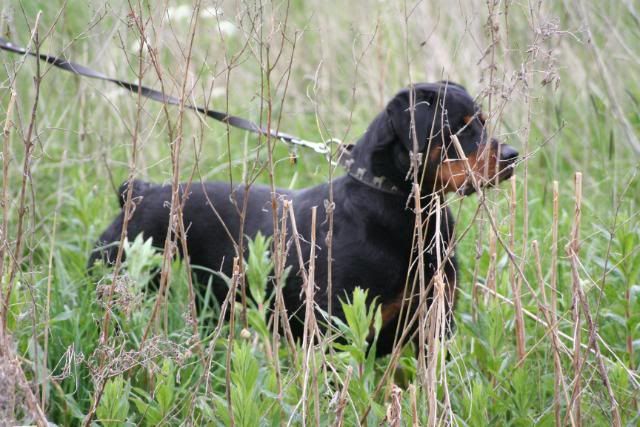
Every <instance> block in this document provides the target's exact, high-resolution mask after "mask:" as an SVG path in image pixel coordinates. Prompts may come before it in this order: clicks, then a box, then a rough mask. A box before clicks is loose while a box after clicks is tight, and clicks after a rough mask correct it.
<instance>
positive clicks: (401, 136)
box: [386, 88, 437, 152]
mask: <svg viewBox="0 0 640 427" xmlns="http://www.w3.org/2000/svg"><path fill="white" fill-rule="evenodd" d="M435 95H436V93H435V91H432V90H427V89H425V88H420V89H416V88H408V89H405V90H403V91H401V92H400V93H398V94H397V95H396V96H395V97H394V98H393V99H392V100H391V102H389V104H387V110H386V111H387V115H388V117H389V119H390V122H391V127H392V128H393V132H394V133H395V136H396V138H397V139H398V140H399V141H400V142H401V143H402V145H403V146H404V147H405V148H406V150H407V151H414V137H415V138H416V139H417V143H418V152H421V151H424V149H425V147H426V144H427V138H429V133H430V130H431V128H432V126H433V125H434V112H435V111H436V107H437V105H436V102H437V96H435Z"/></svg>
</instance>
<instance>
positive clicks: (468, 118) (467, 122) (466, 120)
mask: <svg viewBox="0 0 640 427" xmlns="http://www.w3.org/2000/svg"><path fill="white" fill-rule="evenodd" d="M471 120H473V116H464V117H463V118H462V121H463V122H464V124H465V125H469V123H471Z"/></svg>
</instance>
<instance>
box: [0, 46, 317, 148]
mask: <svg viewBox="0 0 640 427" xmlns="http://www.w3.org/2000/svg"><path fill="white" fill-rule="evenodd" d="M0 49H2V50H6V51H8V52H12V53H18V54H22V55H30V56H33V57H37V58H39V59H40V60H42V61H45V62H47V63H49V64H51V65H53V66H55V67H58V68H60V69H62V70H65V71H68V72H70V73H73V74H76V75H79V76H84V77H89V78H92V79H98V80H104V81H107V82H111V83H115V84H117V85H118V86H120V87H122V88H124V89H127V90H129V91H131V92H135V93H138V92H140V94H141V95H142V96H144V97H146V98H150V99H153V100H154V101H158V102H162V103H166V104H171V105H180V99H178V98H176V97H173V96H170V95H166V94H164V93H162V92H160V91H157V90H155V89H151V88H148V87H146V86H142V85H137V84H135V83H130V82H126V81H124V80H119V79H114V78H111V77H108V76H105V75H104V74H102V73H100V72H98V71H95V70H92V69H90V68H88V67H85V66H84V65H80V64H76V63H75V62H71V61H67V60H66V59H63V58H58V57H55V56H52V55H47V54H43V53H41V54H36V53H35V52H32V51H30V50H27V49H25V48H23V47H21V46H17V45H15V44H13V43H11V42H10V41H9V40H7V39H4V38H2V37H0ZM184 106H185V107H186V108H188V109H190V110H194V111H197V112H199V113H201V114H205V115H207V116H209V117H211V118H212V119H215V120H218V121H220V122H222V123H226V124H228V125H229V126H233V127H235V128H238V129H244V130H246V131H249V132H253V133H257V134H261V135H267V134H268V135H271V136H272V137H274V138H278V139H280V140H282V141H283V142H285V143H287V144H293V145H302V146H305V147H309V148H311V149H313V150H314V151H316V152H318V153H320V154H328V153H329V152H330V150H329V146H328V145H327V144H325V143H323V142H312V141H305V140H303V139H301V138H298V137H295V136H293V135H289V134H287V133H284V132H277V131H275V130H273V129H272V130H270V131H267V130H266V129H264V128H262V127H260V126H258V125H257V124H255V123H253V122H251V121H249V120H246V119H243V118H242V117H237V116H232V115H230V114H227V113H223V112H221V111H216V110H210V109H208V108H203V107H199V106H197V105H191V104H189V103H185V104H184Z"/></svg>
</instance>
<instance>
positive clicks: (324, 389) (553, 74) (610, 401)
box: [0, 0, 640, 426]
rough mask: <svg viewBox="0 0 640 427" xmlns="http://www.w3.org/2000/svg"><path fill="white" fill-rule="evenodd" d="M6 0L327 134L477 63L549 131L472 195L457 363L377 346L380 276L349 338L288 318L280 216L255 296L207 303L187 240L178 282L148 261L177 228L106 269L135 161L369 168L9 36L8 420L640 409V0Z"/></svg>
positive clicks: (268, 171) (53, 33)
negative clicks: (387, 352) (52, 59)
mask: <svg viewBox="0 0 640 427" xmlns="http://www.w3.org/2000/svg"><path fill="white" fill-rule="evenodd" d="M1 10H2V15H1V16H0V29H1V31H2V37H6V38H9V39H11V40H13V41H14V42H16V43H19V44H23V45H27V44H28V45H29V46H30V47H31V48H32V49H35V48H36V46H39V49H41V50H42V52H47V53H52V54H56V55H62V56H66V57H68V58H70V59H72V60H74V61H76V62H79V63H82V64H87V65H90V66H91V67H93V68H95V69H97V70H100V71H101V72H103V73H105V74H107V75H110V76H117V77H119V78H123V79H128V80H131V81H136V80H137V79H141V81H142V82H143V83H144V84H146V85H148V86H151V87H154V88H156V89H163V90H165V91H166V92H168V93H171V94H173V95H175V96H183V97H185V99H186V100H188V101H189V102H194V103H196V104H205V103H206V104H208V105H210V106H211V107H212V108H216V109H220V110H228V111H230V112H232V113H234V114H237V115H240V116H243V117H247V118H250V119H252V120H256V121H259V120H261V119H262V121H263V122H264V123H267V122H269V123H270V124H271V127H273V128H276V127H279V128H280V129H281V130H283V131H285V132H289V133H293V134H297V135H300V136H302V137H304V138H306V139H309V140H328V139H329V138H339V139H341V140H345V141H354V140H355V139H356V138H357V137H358V135H360V134H361V133H362V132H364V130H365V129H366V126H367V125H368V123H369V122H370V120H371V119H372V118H373V117H374V115H375V114H377V112H378V111H379V110H380V109H381V108H382V107H383V106H384V104H385V101H386V100H387V99H389V97H391V96H392V95H393V93H394V92H395V91H396V90H398V89H399V88H401V87H403V86H405V85H406V84H408V83H409V82H412V81H413V82H415V81H433V80H442V79H451V80H453V81H456V82H460V83H462V84H464V85H465V86H466V87H467V88H468V89H469V91H470V92H471V93H472V94H474V95H477V97H478V102H479V103H480V104H482V105H483V108H484V110H485V111H486V112H487V113H488V115H489V122H488V125H489V129H490V131H491V132H492V133H493V134H494V135H496V136H497V137H499V138H501V139H502V140H504V141H507V142H509V143H510V144H512V145H514V146H516V147H518V149H519V150H520V152H521V153H523V154H524V156H525V157H526V161H525V162H522V163H521V164H520V166H519V168H518V171H517V174H516V175H517V178H516V181H515V186H514V187H513V189H514V190H512V183H511V182H509V183H504V184H503V185H502V186H501V187H500V188H499V189H495V190H494V191H489V192H487V193H486V195H485V196H486V197H485V198H484V199H483V200H480V199H479V197H478V196H477V195H475V196H471V197H468V198H459V197H455V196H452V197H451V198H450V199H449V203H450V204H451V207H452V208H453V210H454V212H455V213H456V216H457V217H458V224H459V226H458V231H459V236H460V237H461V241H460V243H459V245H458V248H457V250H456V253H457V255H458V258H459V260H460V272H461V277H460V281H459V283H460V287H459V294H458V304H457V310H456V323H457V330H456V332H455V334H454V335H453V336H452V337H451V338H450V339H448V340H444V341H442V342H441V346H440V348H439V349H438V353H437V354H438V358H437V361H438V364H437V366H435V371H434V372H436V375H432V376H429V375H427V374H426V373H425V372H424V371H423V370H422V368H421V367H420V363H418V362H417V358H416V349H415V348H413V347H412V346H411V345H409V346H407V347H405V348H404V349H402V350H401V351H400V352H398V354H396V355H394V357H385V358H380V359H375V358H374V357H373V356H372V355H370V354H369V355H368V354H367V352H366V350H367V348H368V346H369V344H370V343H368V342H367V336H368V333H369V327H370V325H372V324H374V325H375V324H376V317H377V316H378V314H377V313H378V311H377V308H376V306H375V305H370V306H367V305H366V304H365V295H364V294H363V293H356V294H354V295H353V296H352V297H351V299H350V301H347V300H345V301H344V304H345V312H346V313H347V314H348V315H347V319H346V320H347V321H346V323H345V324H342V323H340V322H337V321H336V322H335V325H336V326H335V330H333V331H332V332H331V336H332V337H335V336H338V335H340V336H342V337H343V339H342V340H337V341H336V340H333V339H331V340H330V339H329V338H327V337H325V339H323V340H322V341H321V342H319V343H316V344H317V345H313V343H312V342H311V343H310V342H309V341H310V340H306V342H299V343H297V344H296V345H293V346H292V345H290V344H289V343H287V342H286V340H285V339H284V337H281V336H274V335H273V333H272V328H273V325H272V322H271V320H270V319H271V316H269V314H268V310H269V307H270V304H269V301H267V298H268V296H266V295H265V293H264V288H265V285H266V283H267V281H268V280H270V274H271V271H272V267H273V256H272V255H273V254H272V250H271V248H272V246H271V241H270V240H268V239H267V240H265V239H257V240H256V241H255V242H253V243H252V244H251V245H250V247H249V250H248V251H247V256H246V258H247V260H246V261H247V264H246V265H247V275H246V282H245V283H246V284H247V286H248V289H249V293H250V295H251V296H252V298H250V300H249V302H248V306H247V307H246V308H245V309H243V308H242V307H241V306H240V305H239V304H235V305H231V306H230V307H228V306H226V305H222V307H221V306H220V305H219V304H215V303H212V304H205V306H204V308H202V309H201V310H199V311H198V313H197V318H194V317H193V316H192V315H191V313H192V311H191V309H190V303H191V301H190V293H189V287H190V281H189V280H188V279H189V275H188V274H187V272H186V271H187V270H188V268H189V266H186V265H183V264H182V263H180V262H179V261H174V262H173V263H165V264H164V267H163V268H164V269H165V271H167V272H168V274H169V279H168V284H169V290H168V293H167V295H166V297H165V298H163V297H162V296H160V295H159V294H158V293H157V292H155V291H153V289H152V288H153V286H151V287H149V286H147V285H148V283H149V281H150V280H151V277H152V276H153V271H155V270H157V269H158V268H159V267H160V266H161V265H163V256H162V254H159V253H157V252H155V251H154V250H153V249H152V248H151V246H150V245H149V242H146V243H145V242H144V241H143V240H141V239H138V240H133V237H134V236H131V241H129V242H127V243H126V244H125V245H124V246H125V251H126V253H127V260H126V262H124V263H123V265H122V266H121V268H119V270H118V275H117V277H114V276H113V271H112V270H108V269H104V270H103V271H101V272H99V271H98V272H94V274H93V275H92V276H89V275H88V274H87V271H86V268H85V266H86V260H87V257H88V254H89V251H90V249H91V247H92V245H93V244H94V242H95V239H96V238H97V236H98V235H99V233H100V231H101V230H102V229H103V228H104V227H105V226H106V225H107V224H108V223H109V222H110V221H111V219H112V218H113V216H114V215H115V214H116V212H117V211H118V209H119V208H118V204H117V199H116V196H115V191H114V186H118V185H119V184H120V183H121V182H122V181H124V180H125V179H126V178H127V177H129V176H130V175H134V176H136V177H141V178H144V179H148V180H152V181H156V182H165V183H170V182H172V181H173V178H174V177H175V176H178V177H179V178H180V180H193V182H194V183H198V182H199V181H201V180H214V179H215V180H225V181H232V182H233V183H240V182H253V181H254V180H255V181H257V182H262V183H271V178H270V176H273V183H274V184H275V185H277V186H281V187H291V188H302V187H306V186H310V185H314V184H317V183H321V182H326V181H327V180H329V179H330V177H331V176H332V175H333V174H342V173H343V172H342V171H341V170H340V169H339V168H337V169H335V170H331V168H329V167H328V164H327V161H326V159H325V158H324V157H322V156H320V155H318V154H316V153H314V152H313V151H311V150H305V149H302V148H301V149H298V150H297V153H296V154H297V162H292V161H290V160H289V159H290V158H291V157H292V152H291V149H290V148H289V147H287V146H285V145H284V144H281V143H279V142H277V141H272V140H271V141H267V140H266V139H265V138H258V137H256V136H255V135H249V134H246V133H244V132H242V131H237V130H231V131H230V132H229V133H227V129H226V127H225V126H224V125H221V124H219V123H217V122H213V121H208V120H207V119H206V118H203V117H199V116H198V115H196V114H194V113H192V112H188V111H181V109H180V108H178V107H171V106H168V107H167V106H163V105H162V104H158V103H154V102H152V101H149V100H146V99H139V98H138V97H137V96H136V95H135V94H130V93H128V92H126V91H124V90H122V89H120V88H118V87H116V86H112V85H109V84H107V83H103V82H97V81H94V80H89V79H82V78H78V77H75V76H72V75H71V74H68V73H64V72H62V71H58V70H55V69H51V68H50V66H48V65H46V64H44V63H41V64H40V65H38V64H36V62H35V61H34V60H33V59H25V58H23V57H20V56H16V55H10V54H5V53H1V54H0V61H1V62H2V70H1V71H0V88H1V89H2V90H1V91H0V112H1V113H0V120H1V122H2V124H3V127H4V129H5V133H4V138H3V145H2V157H1V158H2V165H3V173H2V193H1V197H2V200H1V202H2V213H3V215H2V218H3V219H2V222H1V223H0V297H1V298H0V299H1V301H2V305H0V314H1V316H0V419H1V420H2V421H5V420H6V422H7V423H8V424H11V423H14V422H15V423H24V422H29V421H34V422H35V421H38V420H40V421H42V420H43V419H44V418H45V417H46V419H47V420H49V421H50V422H53V423H56V424H59V425H79V424H83V423H84V424H88V423H99V424H101V425H158V424H169V425H174V424H176V425H177V424H182V423H185V422H190V423H192V424H194V425H220V424H222V425H229V424H232V423H233V424H235V425H243V426H251V425H258V424H259V425H262V424H265V425H288V424H291V425H316V424H318V423H319V424H321V425H357V424H358V423H362V424H367V425H372V426H375V425H379V424H381V423H389V424H391V425H400V424H398V423H401V424H402V425H417V424H420V425H427V424H431V425H434V424H455V425H469V426H484V425H533V424H536V425H556V424H563V425H564V424H569V425H581V424H584V425H610V424H613V425H615V424H617V423H621V424H623V425H637V424H638V423H639V422H640V413H639V409H638V399H639V398H640V391H639V388H640V383H639V382H640V377H639V373H638V369H639V365H640V310H639V309H640V227H639V225H640V220H639V218H638V213H639V206H638V202H639V200H640V199H639V197H638V194H640V183H639V179H638V177H637V173H638V158H639V157H638V155H639V154H640V80H638V73H639V72H640V43H638V40H639V38H640V25H639V23H640V12H639V11H638V10H637V8H636V6H634V3H633V2H631V1H602V2H587V1H582V0H581V1H578V2H553V3H552V4H540V3H539V2H536V1H529V2H527V1H509V0H508V1H502V2H495V3H494V2H492V1H488V2H480V1H463V2H439V1H438V2H420V1H418V2H377V1H357V2H339V3H338V4H332V2H302V1H291V2H287V1H282V2H274V3H265V4H260V2H257V3H254V2H248V3H244V2H242V3H241V2H222V3H221V4H218V2H209V1H204V2H199V1H197V0H194V4H191V3H186V2H184V3H183V2H176V1H170V2H159V3H156V2H146V1H140V2H126V1H110V2H107V1H102V0H100V1H98V0H92V1H89V2H87V1H83V0H69V1H58V0H55V1H47V2H9V3H8V4H6V3H5V4H3V5H2V8H1ZM39 12H41V13H39ZM194 18H197V19H194ZM36 34H37V37H36ZM12 94H14V95H15V96H12ZM270 148H272V149H273V154H272V156H269V155H267V152H268V151H269V149H270ZM578 172H579V173H580V175H578V184H577V185H576V173H578ZM580 178H581V179H580ZM554 181H557V183H558V185H557V193H556V191H554ZM196 185H197V184H196ZM555 194H557V206H558V207H557V215H554V195H555ZM580 196H581V197H580ZM576 197H577V199H578V202H579V209H577V208H576ZM319 208H323V207H319ZM494 225H495V228H494ZM556 229H557V234H556V233H555V230H556ZM496 231H497V233H496ZM556 236H557V238H556ZM505 246H506V247H505ZM554 248H557V250H554ZM509 253H510V254H511V255H512V256H510V255H509ZM538 253H539V256H538ZM316 262H326V261H325V260H323V259H318V260H317V261H316ZM520 273H522V274H520ZM244 279H245V278H242V277H233V278H228V281H229V283H230V284H233V282H234V281H236V283H240V282H242V281H243V280H244ZM110 292H113V295H112V296H113V298H112V300H111V303H107V302H106V300H105V299H104V294H105V293H110ZM202 293H203V294H204V295H202V297H203V298H210V294H208V293H207V292H202ZM101 296H102V298H101ZM221 310H226V311H227V312H230V311H231V312H233V313H234V316H233V317H234V318H235V322H234V324H233V326H230V324H229V323H228V322H225V321H224V320H222V321H221V320H220V319H221V318H222V317H221V315H220V313H221ZM576 337H577V341H576ZM445 353H446V354H445ZM440 356H442V357H440ZM400 420H401V421H400ZM2 421H0V424H1V423H2ZM414 422H415V423H416V424H412V423H414Z"/></svg>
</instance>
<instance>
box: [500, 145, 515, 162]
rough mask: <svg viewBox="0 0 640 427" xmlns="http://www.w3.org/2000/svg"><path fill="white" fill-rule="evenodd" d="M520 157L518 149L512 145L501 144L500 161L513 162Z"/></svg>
mask: <svg viewBox="0 0 640 427" xmlns="http://www.w3.org/2000/svg"><path fill="white" fill-rule="evenodd" d="M517 158H518V151H516V149H515V148H513V147H512V146H510V145H507V144H502V145H501V146H500V161H502V162H509V163H512V162H514V161H515V160H516V159H517Z"/></svg>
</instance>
